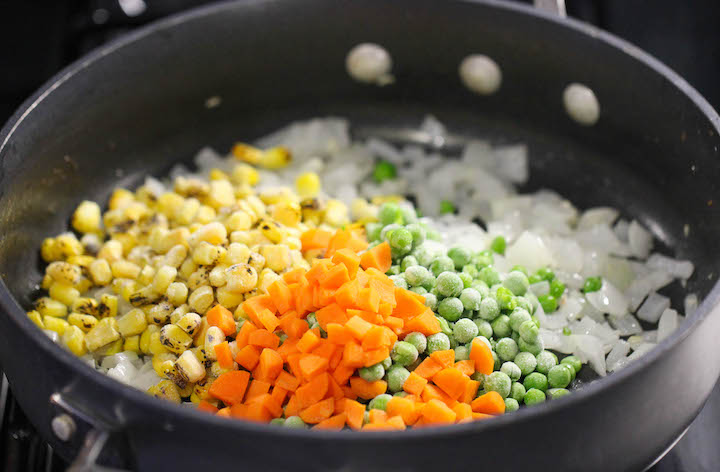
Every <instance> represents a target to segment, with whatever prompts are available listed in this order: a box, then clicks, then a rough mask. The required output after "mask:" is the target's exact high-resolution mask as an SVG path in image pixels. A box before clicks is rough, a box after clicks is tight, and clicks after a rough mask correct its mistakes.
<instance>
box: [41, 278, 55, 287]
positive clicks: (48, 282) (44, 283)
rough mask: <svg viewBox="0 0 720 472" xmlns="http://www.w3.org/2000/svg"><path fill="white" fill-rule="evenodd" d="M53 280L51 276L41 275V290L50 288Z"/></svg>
mask: <svg viewBox="0 0 720 472" xmlns="http://www.w3.org/2000/svg"><path fill="white" fill-rule="evenodd" d="M53 282H55V281H54V280H53V278H52V277H50V276H49V275H47V274H45V275H44V276H43V279H42V282H40V288H42V289H43V290H50V286H51V285H52V284H53Z"/></svg>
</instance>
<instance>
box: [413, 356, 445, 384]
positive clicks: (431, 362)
mask: <svg viewBox="0 0 720 472" xmlns="http://www.w3.org/2000/svg"><path fill="white" fill-rule="evenodd" d="M442 369H443V366H442V365H440V363H439V362H437V361H436V360H435V359H433V358H432V357H426V358H425V360H423V361H422V362H421V363H420V365H419V366H417V367H416V368H415V370H414V371H413V372H414V373H416V374H417V375H419V376H420V377H422V378H425V379H429V378H431V377H432V376H433V375H435V374H437V373H438V372H440V371H441V370H442Z"/></svg>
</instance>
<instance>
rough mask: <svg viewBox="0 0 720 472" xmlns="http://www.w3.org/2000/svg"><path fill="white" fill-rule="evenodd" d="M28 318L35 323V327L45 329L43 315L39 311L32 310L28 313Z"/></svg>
mask: <svg viewBox="0 0 720 472" xmlns="http://www.w3.org/2000/svg"><path fill="white" fill-rule="evenodd" d="M27 315H28V318H30V321H32V322H33V323H35V325H36V326H37V327H38V328H40V329H45V325H44V324H43V320H42V315H41V314H40V313H39V312H38V311H37V310H30V311H28V312H27Z"/></svg>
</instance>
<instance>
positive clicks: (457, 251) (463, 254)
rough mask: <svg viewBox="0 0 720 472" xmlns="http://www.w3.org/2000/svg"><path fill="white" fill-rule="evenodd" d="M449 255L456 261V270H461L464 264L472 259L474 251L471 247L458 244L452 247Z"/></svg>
mask: <svg viewBox="0 0 720 472" xmlns="http://www.w3.org/2000/svg"><path fill="white" fill-rule="evenodd" d="M447 255H448V257H449V258H450V259H452V261H453V262H454V263H455V270H460V269H462V268H463V266H465V265H467V264H469V263H470V261H472V252H470V250H469V249H467V248H464V247H461V246H457V247H454V248H451V249H450V250H449V251H448V253H447Z"/></svg>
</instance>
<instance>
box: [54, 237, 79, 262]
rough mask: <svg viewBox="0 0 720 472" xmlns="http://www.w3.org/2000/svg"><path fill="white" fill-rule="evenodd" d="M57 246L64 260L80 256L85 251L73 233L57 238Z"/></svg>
mask: <svg viewBox="0 0 720 472" xmlns="http://www.w3.org/2000/svg"><path fill="white" fill-rule="evenodd" d="M55 245H56V246H57V248H58V250H59V251H60V254H61V255H62V257H63V258H64V259H67V258H68V257H72V256H80V255H82V253H83V251H84V250H85V249H84V248H83V246H82V244H81V243H80V241H78V238H76V237H75V235H74V234H72V233H64V234H61V235H60V236H58V237H57V238H55Z"/></svg>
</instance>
